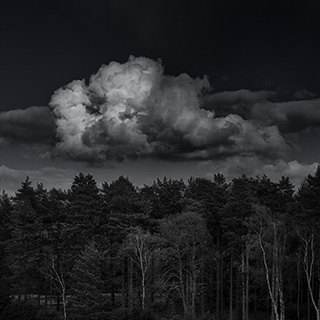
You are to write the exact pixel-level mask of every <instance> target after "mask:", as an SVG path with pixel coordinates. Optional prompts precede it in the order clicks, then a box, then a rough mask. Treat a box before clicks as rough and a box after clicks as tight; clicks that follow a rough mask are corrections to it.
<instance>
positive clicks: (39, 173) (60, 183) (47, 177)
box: [0, 165, 77, 195]
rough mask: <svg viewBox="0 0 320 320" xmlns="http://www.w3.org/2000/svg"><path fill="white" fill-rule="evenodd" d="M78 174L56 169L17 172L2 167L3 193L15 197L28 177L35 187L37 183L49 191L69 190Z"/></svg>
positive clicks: (0, 170) (69, 170)
mask: <svg viewBox="0 0 320 320" xmlns="http://www.w3.org/2000/svg"><path fill="white" fill-rule="evenodd" d="M76 174H77V173H76V172H75V171H74V170H71V169H59V168H55V167H45V168H41V169H38V170H17V169H12V168H9V167H7V166H5V165H1V166H0V178H1V192H2V191H3V190H4V191H5V192H6V193H7V194H9V195H14V193H15V192H16V191H17V190H18V188H20V186H21V183H22V182H23V181H24V180H25V179H26V177H27V176H28V177H29V178H30V181H31V182H32V183H33V186H36V185H37V183H43V185H44V187H45V188H47V189H48V190H49V189H52V188H53V187H55V188H57V189H58V188H61V189H68V188H70V186H71V183H72V181H73V178H74V176H75V175H76Z"/></svg>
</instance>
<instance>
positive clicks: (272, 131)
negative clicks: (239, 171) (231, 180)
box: [50, 57, 288, 164]
mask: <svg viewBox="0 0 320 320" xmlns="http://www.w3.org/2000/svg"><path fill="white" fill-rule="evenodd" d="M209 88H210V85H209V82H208V80H207V78H206V77H204V78H202V79H200V78H197V79H193V78H191V77H189V76H188V75H187V74H182V75H179V76H175V77H172V76H167V75H165V74H164V69H163V67H162V65H161V62H160V61H153V60H151V59H147V58H143V57H140V58H135V57H130V58H129V60H128V62H126V63H124V64H120V63H117V62H111V63H110V64H109V65H104V66H102V67H101V68H100V69H99V71H98V72H97V73H96V74H95V75H93V76H92V77H91V79H90V81H89V83H88V84H86V83H85V81H84V80H76V81H73V82H71V83H69V84H68V85H66V86H65V87H62V88H60V89H58V90H57V91H56V92H55V93H54V94H53V96H52V98H51V102H50V108H51V110H52V112H53V114H54V116H55V122H56V126H57V131H56V133H57V137H58V139H59V142H58V143H57V145H56V153H57V154H58V155H60V156H64V157H66V158H69V159H72V160H78V161H84V162H89V163H94V164H102V163H104V162H109V161H123V160H125V159H136V158H155V159H167V160H196V159H212V158H222V157H226V156H230V155H235V154H249V153H250V154H254V155H260V156H264V157H271V158H272V157H279V156H281V155H282V154H283V153H285V152H287V148H288V147H287V145H286V143H285V140H284V138H283V137H282V136H281V134H280V133H279V130H278V128H277V127H276V126H273V125H261V124H259V123H256V122H255V121H251V120H248V119H244V118H243V117H242V116H241V115H240V114H233V113H231V112H228V113H227V114H223V115H216V114H215V111H214V110H206V109H205V108H203V107H202V104H203V99H204V96H203V92H205V91H206V90H208V89H209ZM243 93H245V94H247V95H248V96H249V98H250V99H251V100H252V103H254V102H255V101H257V100H258V101H261V100H262V99H266V98H267V97H269V96H270V95H271V94H272V93H270V92H260V93H256V94H251V93H250V92H249V91H247V92H242V94H243Z"/></svg>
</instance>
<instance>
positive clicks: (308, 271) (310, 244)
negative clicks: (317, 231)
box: [298, 231, 320, 320]
mask: <svg viewBox="0 0 320 320" xmlns="http://www.w3.org/2000/svg"><path fill="white" fill-rule="evenodd" d="M298 235H299V237H300V239H301V243H302V251H303V269H304V272H305V275H306V278H307V285H308V291H309V294H310V298H311V301H312V305H313V307H314V309H315V311H316V315H317V320H320V285H319V286H318V288H317V290H318V301H316V292H314V289H313V286H312V279H313V277H314V266H315V258H316V255H315V247H316V246H315V239H314V233H311V234H309V235H305V236H304V235H302V234H301V233H300V232H299V231H298Z"/></svg>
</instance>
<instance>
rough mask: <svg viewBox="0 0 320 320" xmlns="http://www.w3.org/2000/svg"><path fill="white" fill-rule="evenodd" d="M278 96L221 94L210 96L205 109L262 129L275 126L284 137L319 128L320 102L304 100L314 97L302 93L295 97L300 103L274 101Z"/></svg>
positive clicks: (250, 92) (249, 92)
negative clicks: (239, 117) (248, 122)
mask: <svg viewBox="0 0 320 320" xmlns="http://www.w3.org/2000/svg"><path fill="white" fill-rule="evenodd" d="M276 96H277V93H276V92H272V91H256V92H253V91H250V90H238V91H234V92H230V91H228V92H220V93H217V94H213V95H210V96H208V97H207V98H206V99H205V104H204V106H203V107H204V108H205V109H207V110H211V111H213V112H215V114H216V116H220V117H221V116H225V115H227V114H230V113H234V114H238V115H240V116H241V117H242V118H244V119H246V120H253V121H256V122H258V123H260V124H261V125H263V126H269V125H276V126H277V127H278V128H279V130H280V131H281V132H283V133H294V132H298V131H301V130H304V129H308V128H312V127H318V126H320V107H319V106H320V99H319V98H317V99H312V100H305V99H306V98H307V97H309V98H314V97H315V94H313V93H311V92H309V91H307V90H301V91H298V92H296V93H295V94H294V97H293V98H294V99H295V100H297V101H295V100H294V101H285V102H273V101H271V100H272V99H274V98H275V97H276Z"/></svg>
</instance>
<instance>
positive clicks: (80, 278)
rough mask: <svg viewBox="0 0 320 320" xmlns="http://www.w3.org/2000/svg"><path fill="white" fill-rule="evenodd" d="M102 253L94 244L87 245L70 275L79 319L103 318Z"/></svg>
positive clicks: (72, 299) (72, 298) (74, 304)
mask: <svg viewBox="0 0 320 320" xmlns="http://www.w3.org/2000/svg"><path fill="white" fill-rule="evenodd" d="M101 262H102V253H100V252H99V251H98V249H97V246H96V244H95V243H94V242H90V243H89V244H88V245H85V247H84V249H83V250H82V252H81V254H80V256H79V257H78V259H77V260H76V262H75V264H74V266H73V269H72V272H71V274H70V284H71V288H72V290H71V293H72V297H71V302H72V305H73V307H74V308H75V309H76V311H75V314H76V316H77V319H86V320H95V319H99V317H101V312H102V309H103V305H104V302H105V298H104V296H103V294H102V290H103V281H102V278H101Z"/></svg>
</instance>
